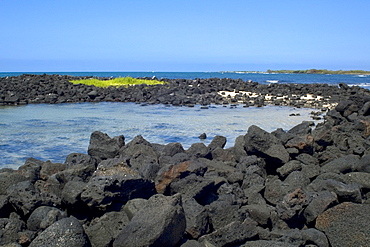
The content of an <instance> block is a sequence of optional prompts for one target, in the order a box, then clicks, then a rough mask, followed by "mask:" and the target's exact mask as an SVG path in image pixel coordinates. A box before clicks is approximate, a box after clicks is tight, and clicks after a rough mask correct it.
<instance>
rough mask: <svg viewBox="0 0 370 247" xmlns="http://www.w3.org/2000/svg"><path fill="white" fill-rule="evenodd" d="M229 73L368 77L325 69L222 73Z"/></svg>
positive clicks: (367, 73)
mask: <svg viewBox="0 0 370 247" xmlns="http://www.w3.org/2000/svg"><path fill="white" fill-rule="evenodd" d="M222 72H231V73H246V74H247V73H253V74H328V75H370V71H366V70H327V69H307V70H270V69H268V70H266V71H222Z"/></svg>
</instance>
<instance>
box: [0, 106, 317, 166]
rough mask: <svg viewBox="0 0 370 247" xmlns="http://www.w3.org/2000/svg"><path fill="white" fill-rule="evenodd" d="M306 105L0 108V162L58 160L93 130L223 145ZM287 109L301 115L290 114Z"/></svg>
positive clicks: (282, 124) (289, 120)
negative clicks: (221, 139)
mask: <svg viewBox="0 0 370 247" xmlns="http://www.w3.org/2000/svg"><path fill="white" fill-rule="evenodd" d="M311 111H312V109H295V108H291V107H275V106H266V107H263V108H257V107H248V108H243V107H241V106H240V107H237V108H234V109H230V107H223V106H216V105H214V106H211V107H210V108H209V109H200V106H195V107H193V108H189V107H173V106H170V107H169V106H165V105H148V106H141V105H138V104H135V103H104V102H103V103H82V104H59V105H47V104H38V105H26V106H18V107H0V156H1V158H2V159H1V161H0V167H12V168H17V167H19V166H20V165H23V164H24V161H25V160H26V158H28V157H34V158H37V159H41V160H51V161H52V162H64V160H65V158H66V156H67V155H68V154H70V153H74V152H78V153H86V152H87V148H88V145H89V139H90V135H91V133H92V132H93V131H95V130H99V131H102V132H105V133H107V134H108V135H109V136H111V137H113V136H117V135H124V136H125V139H126V143H127V142H129V141H130V140H132V139H133V138H134V137H135V136H136V135H142V136H143V137H144V138H145V139H146V140H148V141H149V142H152V143H160V144H167V143H171V142H180V143H181V144H182V145H183V147H184V148H185V149H186V148H188V147H190V145H191V144H193V143H196V142H201V141H200V140H199V138H198V136H199V135H200V134H202V133H206V134H207V136H208V138H207V139H206V140H205V141H204V143H205V144H206V145H207V144H209V142H210V141H211V140H212V138H213V137H214V136H215V135H222V136H225V137H226V138H227V140H228V142H227V147H231V146H233V144H234V141H235V138H236V137H237V136H239V135H244V134H245V133H246V132H247V130H248V127H249V126H251V125H252V124H255V125H258V126H260V127H262V128H263V129H265V130H266V131H269V132H270V131H273V130H275V129H276V128H283V129H285V130H288V129H290V128H291V127H293V126H295V125H297V124H299V123H301V122H302V121H304V120H310V117H309V113H310V112H311ZM291 113H300V114H301V116H294V117H290V116H289V115H290V114H291Z"/></svg>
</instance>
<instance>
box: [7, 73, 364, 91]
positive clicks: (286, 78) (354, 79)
mask: <svg viewBox="0 0 370 247" xmlns="http://www.w3.org/2000/svg"><path fill="white" fill-rule="evenodd" d="M24 73H25V72H22V73H20V72H17V73H4V72H3V73H0V77H5V76H17V75H21V74H24ZM43 73H44V72H40V73H35V72H29V74H43ZM47 74H61V75H73V76H101V77H111V76H113V77H124V76H131V77H153V76H156V77H157V78H170V79H175V78H182V79H195V78H213V77H218V78H232V79H242V80H245V81H246V80H252V81H255V82H259V83H263V84H266V83H267V84H268V83H270V82H271V81H278V83H327V84H333V85H338V84H339V83H340V82H344V83H346V84H349V85H357V86H360V87H364V88H368V89H370V76H369V75H320V74H256V73H225V72H47Z"/></svg>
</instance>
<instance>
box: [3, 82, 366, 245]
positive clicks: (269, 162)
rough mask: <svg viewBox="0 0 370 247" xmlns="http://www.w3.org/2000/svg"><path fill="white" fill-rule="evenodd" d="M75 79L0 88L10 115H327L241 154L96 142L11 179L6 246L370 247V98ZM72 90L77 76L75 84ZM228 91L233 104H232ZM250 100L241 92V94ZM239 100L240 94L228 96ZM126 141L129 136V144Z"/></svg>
mask: <svg viewBox="0 0 370 247" xmlns="http://www.w3.org/2000/svg"><path fill="white" fill-rule="evenodd" d="M71 78H72V77H69V76H58V75H54V76H49V75H42V76H36V75H23V76H19V77H8V78H1V79H0V83H1V85H2V87H1V91H0V102H1V104H3V105H22V104H29V103H63V102H98V101H122V102H139V103H149V104H151V103H153V104H155V103H164V104H172V105H188V106H191V105H193V104H202V105H208V104H211V103H215V104H226V103H227V104H243V105H246V106H249V105H257V106H263V105H265V104H275V105H289V106H295V107H308V106H309V107H315V108H319V109H320V108H327V109H328V111H327V112H326V114H325V116H324V122H323V123H319V124H318V125H317V126H313V122H311V121H306V122H302V123H301V124H299V125H297V126H295V127H293V128H292V129H290V130H287V131H285V130H283V129H277V130H275V131H273V132H271V133H269V132H266V131H264V130H263V129H261V128H259V127H258V126H254V125H253V126H250V127H249V129H248V131H247V133H245V135H241V136H239V137H238V138H237V139H236V141H235V144H234V146H233V147H231V148H227V149H226V148H224V147H225V144H226V138H225V137H223V136H216V137H214V138H213V140H212V142H211V143H210V144H209V145H208V146H206V145H204V144H203V143H194V144H193V145H191V147H190V148H188V149H186V150H185V149H184V148H183V147H182V145H181V144H180V143H169V144H166V145H162V144H155V143H150V142H148V141H146V140H145V139H144V138H143V137H142V136H137V137H135V138H134V139H133V140H132V141H130V142H128V143H126V142H125V138H124V136H123V135H122V136H116V137H109V136H108V135H107V134H105V133H102V132H98V131H96V132H93V133H92V134H91V138H90V144H89V147H88V150H87V154H80V153H72V154H70V155H68V156H67V157H66V160H65V162H64V163H52V162H50V161H46V162H45V161H41V160H37V159H34V158H29V159H27V160H26V162H25V164H24V165H23V166H21V167H19V168H18V170H13V169H7V168H3V169H1V170H0V246H33V247H34V246H68V247H70V246H72V247H73V246H75V247H79V246H117V247H118V246H181V247H190V246H195V247H197V246H199V247H211V246H216V247H217V246H242V247H248V246H257V247H270V246H277V247H293V246H295V247H300V246H311V247H314V246H320V247H330V246H332V247H334V246H369V243H370V225H369V223H368V222H370V214H369V212H370V140H369V136H370V93H369V91H368V90H365V89H362V88H359V87H348V86H347V85H345V84H341V85H340V87H336V86H328V85H323V84H309V85H296V84H271V85H261V84H257V83H254V82H243V81H241V80H231V79H216V78H214V79H197V80H179V79H176V80H169V79H164V80H166V81H168V82H169V83H168V84H166V85H159V86H158V85H157V86H150V87H149V86H135V87H129V88H119V89H116V88H106V89H101V88H95V87H92V86H84V85H73V84H71V83H69V82H68V80H70V79H71ZM73 78H74V77H73ZM228 92H229V93H228ZM240 92H242V93H240ZM227 95H229V96H227ZM123 134H124V133H123Z"/></svg>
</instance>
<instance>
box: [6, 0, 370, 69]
mask: <svg viewBox="0 0 370 247" xmlns="http://www.w3.org/2000/svg"><path fill="white" fill-rule="evenodd" d="M0 8H1V10H2V11H1V15H0V71H2V72H25V71H27V72H43V71H45V72H50V71H53V72H58V71H60V72H61V71H221V70H260V71H265V70H267V69H310V68H326V69H333V70H337V69H344V70H346V69H347V70H348V69H363V70H370V29H369V27H370V18H369V13H370V1H369V0H352V1H348V0H279V1H277V0H260V1H256V0H253V1H249V0H244V1H242V0H235V1H233V0H228V1H226V0H219V1H217V0H213V1H210V0H203V1H202V0H186V1H185V0H184V1H182V0H178V1H177V0H173V1H164V0H156V1H153V0H150V1H149V0H105V1H102V0H64V1H45V0H1V2H0Z"/></svg>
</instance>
